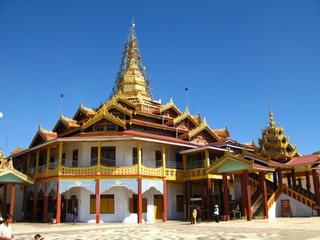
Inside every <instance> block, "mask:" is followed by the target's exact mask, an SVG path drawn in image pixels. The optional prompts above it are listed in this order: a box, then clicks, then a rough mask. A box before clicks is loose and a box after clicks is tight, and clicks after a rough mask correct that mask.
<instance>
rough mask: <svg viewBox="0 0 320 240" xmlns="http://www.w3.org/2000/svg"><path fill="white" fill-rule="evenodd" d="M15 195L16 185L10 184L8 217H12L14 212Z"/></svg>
mask: <svg viewBox="0 0 320 240" xmlns="http://www.w3.org/2000/svg"><path fill="white" fill-rule="evenodd" d="M15 193H16V184H15V183H12V185H11V197H10V211H9V212H10V215H11V216H13V212H14V197H15Z"/></svg>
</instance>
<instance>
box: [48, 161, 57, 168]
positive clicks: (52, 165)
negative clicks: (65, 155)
mask: <svg viewBox="0 0 320 240" xmlns="http://www.w3.org/2000/svg"><path fill="white" fill-rule="evenodd" d="M58 165H59V162H58V161H55V162H50V163H49V169H56V168H57V167H58Z"/></svg>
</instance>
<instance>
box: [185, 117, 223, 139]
mask: <svg viewBox="0 0 320 240" xmlns="http://www.w3.org/2000/svg"><path fill="white" fill-rule="evenodd" d="M203 130H207V131H208V132H209V133H210V134H211V135H212V136H213V137H214V138H215V139H216V140H217V141H220V137H219V136H218V135H217V134H216V133H215V132H214V131H212V130H211V129H210V127H209V126H208V124H207V120H206V118H204V120H203V121H202V123H201V124H200V125H199V126H198V127H196V128H194V129H192V130H190V131H189V133H188V136H189V138H192V137H193V136H195V135H196V134H198V133H200V132H202V131H203Z"/></svg>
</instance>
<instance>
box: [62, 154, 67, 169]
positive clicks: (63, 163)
mask: <svg viewBox="0 0 320 240" xmlns="http://www.w3.org/2000/svg"><path fill="white" fill-rule="evenodd" d="M65 164H66V153H65V152H64V153H62V166H65Z"/></svg>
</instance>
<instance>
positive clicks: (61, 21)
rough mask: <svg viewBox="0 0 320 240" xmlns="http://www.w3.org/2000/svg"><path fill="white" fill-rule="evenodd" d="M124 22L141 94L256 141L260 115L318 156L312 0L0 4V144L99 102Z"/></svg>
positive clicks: (319, 68)
mask: <svg viewBox="0 0 320 240" xmlns="http://www.w3.org/2000/svg"><path fill="white" fill-rule="evenodd" d="M133 16H134V18H135V23H136V32H137V36H138V41H139V44H140V51H141V55H142V58H143V63H144V65H145V66H146V71H147V75H148V76H149V78H150V84H151V87H152V92H153V96H154V98H155V99H156V100H158V99H161V100H162V102H163V103H166V102H168V101H169V100H170V97H172V98H173V100H174V102H175V104H176V105H177V106H178V108H180V110H182V111H184V110H185V108H186V101H187V100H186V93H185V90H184V89H185V87H187V88H189V109H190V112H191V113H192V114H193V115H195V114H197V113H198V112H200V114H201V116H202V117H206V119H207V122H208V124H209V126H210V127H211V128H213V129H218V128H222V127H224V126H227V127H228V129H229V131H230V133H231V138H232V139H235V140H237V141H239V142H249V141H251V140H252V139H254V140H255V142H256V143H257V138H258V137H260V136H261V129H262V128H264V127H265V126H266V125H267V124H268V121H269V116H268V113H269V109H270V107H271V108H272V110H273V112H274V117H275V120H276V122H277V123H279V124H280V125H281V126H282V127H284V129H285V133H286V135H289V136H290V141H291V143H293V144H294V143H296V144H297V148H298V152H299V153H301V154H304V153H306V154H310V153H312V152H315V151H319V150H320V144H319V142H320V141H319V136H320V125H319V118H320V111H319V96H320V93H319V89H320V83H319V80H320V44H319V43H320V31H319V29H320V1H317V0H315V1H308V0H305V1H295V0H288V1H286V0H283V1H256V0H252V1H249V0H248V1H246V0H243V1H238V0H235V1H225V0H224V1H222V0H221V1H213V0H212V1H188V0H184V1H178V0H176V1H172V0H171V1H167V0H163V1H150V0H148V1H144V0H141V1H97V0H91V1H81V0H78V1H59V0H57V1H43V0H42V1H35V0H29V1H16V0H10V1H9V0H7V1H5V0H0V33H1V37H0V81H1V92H0V112H2V113H3V114H4V117H3V118H2V119H1V120H0V147H1V148H2V149H3V150H4V153H5V154H6V155H8V153H10V152H11V151H13V150H14V149H15V147H16V145H19V146H20V147H28V146H29V144H30V142H31V141H32V139H33V137H34V135H35V134H36V132H37V129H38V126H39V124H41V125H42V126H43V128H45V129H48V130H52V129H53V127H54V125H55V123H56V122H57V121H58V119H59V112H60V94H61V93H63V94H64V98H63V107H62V109H63V114H64V115H65V116H67V117H73V115H74V113H75V112H76V111H77V109H78V106H79V104H80V102H82V103H83V105H84V106H87V107H97V106H99V104H100V103H101V102H104V101H106V100H107V98H108V96H109V94H110V92H111V89H112V87H113V84H114V80H115V76H116V73H117V71H118V69H119V64H120V60H121V52H122V50H123V46H124V43H125V41H126V37H127V34H128V30H129V27H130V23H131V19H132V17H133Z"/></svg>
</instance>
